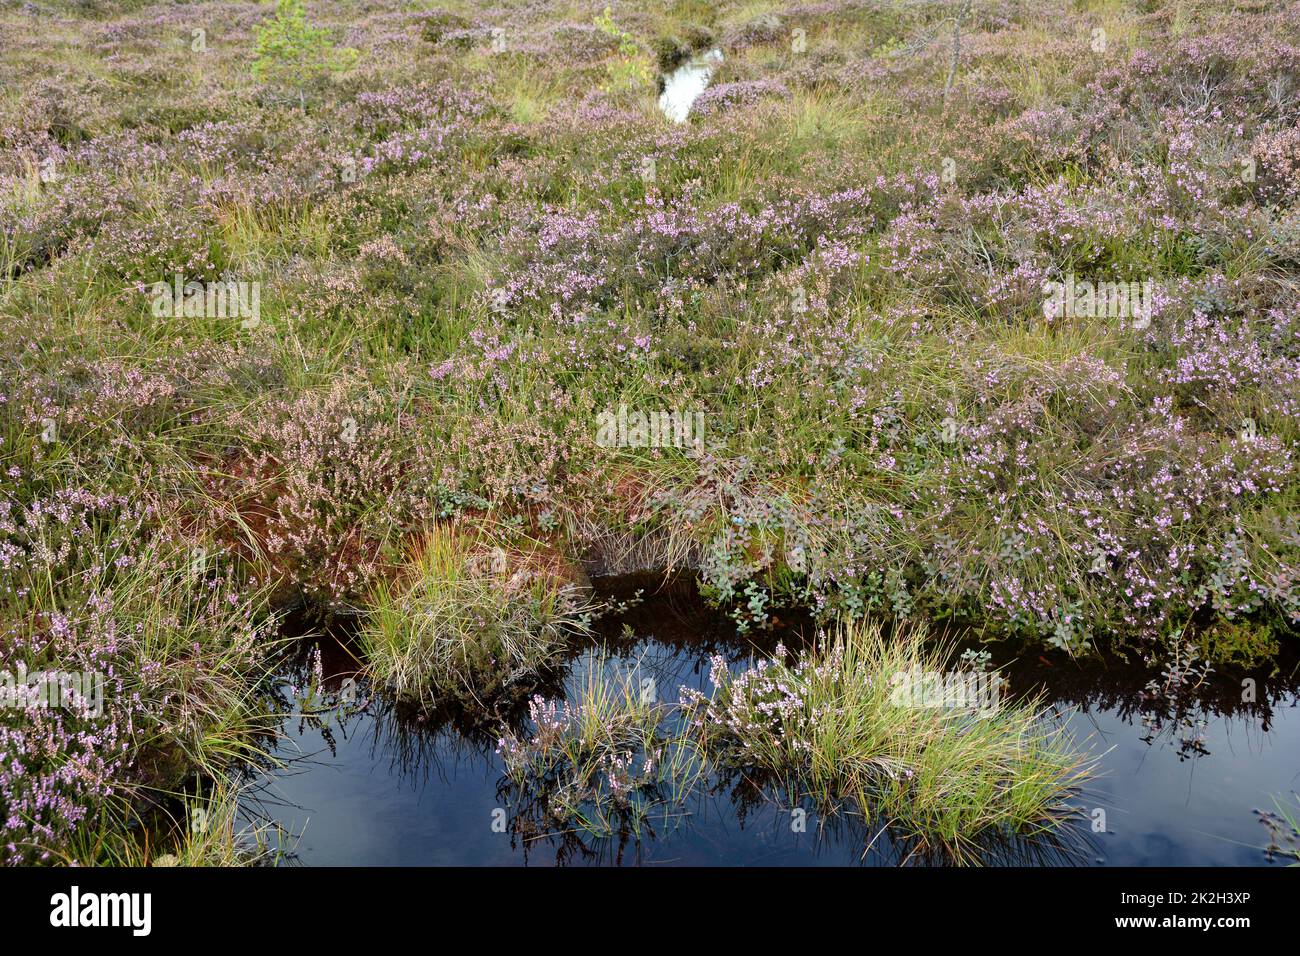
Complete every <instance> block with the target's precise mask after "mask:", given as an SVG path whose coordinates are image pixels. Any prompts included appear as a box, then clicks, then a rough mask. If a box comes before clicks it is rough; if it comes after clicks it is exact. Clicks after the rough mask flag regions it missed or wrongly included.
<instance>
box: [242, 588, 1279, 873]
mask: <svg viewBox="0 0 1300 956" xmlns="http://www.w3.org/2000/svg"><path fill="white" fill-rule="evenodd" d="M620 587H621V588H622V592H620V588H617V587H611V588H609V590H610V592H611V593H615V594H617V596H619V597H625V596H626V593H625V592H626V591H627V590H628V587H629V586H628V585H627V584H626V583H624V584H623V585H620ZM784 623H785V629H784V631H783V633H781V634H779V635H778V634H775V633H766V634H751V635H748V636H746V637H745V638H737V637H736V636H735V635H734V632H733V631H732V629H731V627H730V624H729V622H727V621H726V619H725V618H724V617H722V616H720V615H718V614H716V613H714V612H712V611H710V610H709V609H708V608H707V607H705V606H703V605H702V603H701V602H700V601H699V600H698V599H697V598H696V597H695V595H694V590H693V586H691V585H690V584H689V583H687V584H686V585H685V586H680V587H673V588H669V589H667V590H662V591H660V592H659V593H656V594H651V595H650V597H649V598H648V599H647V600H645V601H644V602H643V603H642V604H640V605H639V606H637V607H634V608H632V609H631V610H629V611H627V612H626V613H624V614H623V615H621V616H620V617H618V618H617V619H612V620H607V621H605V622H603V623H602V625H601V629H600V631H599V633H598V634H597V636H596V637H595V638H594V639H593V641H592V642H591V643H590V644H588V645H585V646H582V647H575V648H573V649H572V651H571V653H570V656H569V658H568V660H566V661H565V662H564V666H563V667H562V668H561V670H560V671H559V672H557V673H556V674H555V675H552V677H551V678H550V679H548V680H547V681H546V682H544V683H543V685H542V686H540V687H538V688H536V689H535V690H536V692H538V693H540V694H541V695H542V696H544V697H548V698H558V697H560V696H562V695H563V694H564V693H565V692H566V687H568V688H571V687H572V686H573V685H574V684H575V683H576V682H580V681H581V680H582V679H583V678H584V675H585V674H586V673H587V671H588V670H589V669H591V668H592V667H594V666H614V667H619V668H623V669H625V670H626V671H628V672H630V673H631V672H635V673H636V674H637V675H638V678H640V677H641V676H642V675H644V676H646V677H649V678H651V679H652V680H653V681H654V684H655V686H656V687H657V688H658V693H660V694H661V695H662V697H663V699H665V700H669V701H675V700H676V698H677V692H678V689H679V688H681V687H683V686H685V687H691V688H695V689H701V690H706V689H707V684H708V668H709V661H710V658H711V656H712V655H714V654H720V655H721V656H723V658H724V659H725V660H727V661H728V663H729V666H731V667H733V668H738V667H741V666H744V664H746V663H747V662H748V661H749V659H750V658H751V657H752V656H756V655H764V654H770V653H771V652H772V651H773V649H774V647H775V645H776V643H777V641H778V638H779V639H780V640H782V641H783V642H784V643H785V644H786V646H787V647H791V648H797V647H798V646H800V644H801V643H802V642H803V641H805V640H808V639H810V637H811V636H812V633H813V628H812V625H811V624H810V622H808V621H806V620H801V619H798V618H794V619H791V620H788V621H786V622H784ZM298 626H299V627H301V624H299V625H298ZM347 648H348V636H347V631H346V628H341V629H337V628H336V629H335V630H334V632H333V633H331V634H329V635H326V636H324V637H322V638H320V639H317V640H311V641H305V642H302V643H301V644H300V645H299V647H298V650H297V653H296V656H294V657H293V658H291V659H288V660H286V662H285V667H284V670H283V672H282V682H281V686H280V688H279V697H280V706H281V707H282V708H283V712H284V713H285V714H286V715H287V716H286V719H285V723H284V734H283V737H282V738H281V740H280V741H279V743H278V745H277V746H276V756H277V757H278V758H279V759H280V760H281V761H282V762H283V764H284V765H283V766H282V767H280V768H278V769H271V768H263V770H262V771H261V772H260V773H259V774H258V781H259V786H258V792H257V797H258V799H257V801H255V802H254V803H252V804H250V806H254V807H256V811H257V812H260V813H261V814H263V815H265V816H266V817H268V818H269V819H271V820H274V821H276V822H278V823H280V824H281V825H283V826H284V827H286V828H287V829H288V830H290V831H291V832H295V833H300V834H301V836H300V837H299V839H298V841H297V845H296V851H297V853H298V855H299V857H300V859H301V860H302V861H303V862H304V863H308V864H406V865H427V864H462V865H526V864H534V865H536V864H542V865H551V864H556V865H566V864H586V865H603V864H614V865H619V864H629V863H631V864H660V865H662V864H678V865H692V864H719V863H721V864H745V865H753V864H766V865H779V864H800V865H815V864H824V863H825V864H859V863H863V864H868V865H900V864H907V865H931V864H941V863H943V862H945V861H944V860H943V859H941V858H938V857H934V856H927V855H926V854H924V853H922V852H921V851H920V850H919V849H918V848H917V847H916V846H914V845H910V844H908V843H907V842H906V841H902V840H897V839H895V838H894V837H893V836H892V835H891V834H890V833H889V832H888V831H887V830H886V831H882V830H881V828H880V825H879V823H878V822H877V821H872V820H869V819H866V818H864V817H862V816H861V815H859V814H855V813H849V812H841V813H838V814H835V815H831V816H827V817H819V816H818V814H817V813H816V812H815V808H813V807H811V806H796V805H792V801H791V800H790V797H789V795H787V794H785V793H784V792H783V791H782V788H781V787H779V786H776V785H774V784H773V783H772V782H771V781H763V780H756V779H753V778H752V777H748V776H745V775H741V774H735V773H732V774H724V775H712V776H710V777H708V778H707V779H706V780H705V781H703V782H702V785H701V786H699V787H697V788H696V789H695V791H694V793H693V794H692V795H691V796H690V798H689V799H686V800H685V801H683V802H681V803H680V805H678V804H676V803H671V802H670V803H668V804H665V806H664V807H661V808H660V809H661V810H662V812H660V813H651V814H648V815H644V816H642V817H640V818H637V819H631V818H624V819H621V820H620V819H619V818H617V815H615V816H614V817H612V818H611V819H610V825H609V826H608V828H607V831H606V832H603V833H593V832H589V831H587V830H584V829H583V828H582V827H577V826H563V825H558V824H557V822H556V820H555V819H554V817H553V816H552V815H551V814H549V813H548V803H547V801H548V799H549V798H550V795H549V794H547V793H546V792H543V791H537V790H531V791H530V790H529V789H527V788H520V787H519V786H518V785H517V784H516V783H514V782H512V781H511V780H510V778H509V776H508V775H507V774H506V773H505V767H504V765H503V763H502V760H501V758H500V755H499V754H498V753H497V745H498V736H499V728H500V724H499V723H497V722H494V721H484V720H481V719H472V718H470V717H468V716H467V715H465V714H463V713H454V712H447V713H442V714H434V715H431V716H428V717H424V718H421V717H420V716H418V715H415V714H412V713H410V712H408V711H405V710H403V709H402V708H400V707H397V706H394V705H393V704H392V703H390V702H387V701H386V700H385V698H384V697H383V696H382V695H379V694H374V693H373V692H372V690H371V689H370V688H369V687H368V686H367V685H366V684H365V682H364V680H361V679H359V675H358V674H357V665H356V662H355V660H354V659H353V658H352V656H351V655H350V653H349V651H348V649H347ZM317 655H319V656H317ZM602 655H603V656H602ZM997 663H998V665H999V666H1000V667H1001V668H1002V670H1003V672H1004V673H1005V674H1006V676H1007V678H1008V680H1009V683H1010V687H1011V691H1012V693H1013V694H1020V695H1041V696H1042V699H1043V701H1044V703H1045V704H1046V705H1047V706H1048V707H1049V708H1050V709H1051V710H1052V711H1053V712H1054V713H1055V714H1056V715H1057V717H1058V719H1060V720H1062V721H1064V722H1065V723H1067V724H1068V725H1069V727H1070V729H1071V731H1072V732H1073V733H1074V734H1075V736H1076V738H1077V739H1087V738H1091V741H1092V743H1093V745H1094V749H1095V752H1096V753H1097V754H1099V755H1101V762H1100V765H1099V776H1098V777H1097V778H1096V779H1094V780H1093V781H1091V782H1090V784H1089V786H1088V787H1087V789H1086V790H1085V792H1083V793H1081V794H1080V795H1079V798H1078V800H1077V801H1076V803H1077V807H1078V809H1079V811H1080V814H1079V819H1078V823H1077V825H1076V826H1074V827H1071V828H1068V829H1067V830H1066V831H1065V832H1062V833H1059V834H1057V835H1056V836H1055V837H1053V838H1052V839H1049V840H1044V839H1041V838H1040V839H1037V840H1028V839H1001V840H998V839H990V840H988V841H986V842H985V844H984V854H983V860H984V862H986V863H988V864H990V865H1078V864H1095V863H1102V864H1125V865H1152V864H1166V865H1192V864H1226V865H1264V864H1266V863H1267V862H1268V858H1267V857H1266V855H1265V854H1264V852H1263V851H1262V849H1261V848H1262V847H1264V846H1265V845H1266V844H1267V842H1268V840H1269V833H1267V832H1266V828H1265V827H1263V826H1261V823H1260V816H1259V815H1258V814H1255V813H1252V810H1255V809H1257V808H1271V807H1272V799H1273V797H1274V796H1275V795H1282V796H1286V795H1288V794H1290V793H1291V792H1292V791H1294V790H1296V789H1297V786H1298V784H1300V777H1298V771H1300V718H1297V716H1296V714H1295V711H1296V702H1297V699H1300V698H1298V697H1297V692H1298V690H1300V688H1298V683H1300V682H1298V681H1297V668H1296V667H1295V665H1294V663H1293V662H1281V663H1280V664H1279V667H1278V672H1277V673H1276V674H1274V673H1266V672H1259V673H1255V674H1248V675H1233V676H1230V677H1229V676H1222V675H1211V676H1210V677H1208V678H1207V679H1206V680H1205V681H1204V682H1202V683H1200V684H1199V685H1197V686H1174V687H1168V688H1166V687H1160V688H1157V689H1156V690H1153V688H1152V686H1151V674H1150V673H1149V672H1148V671H1146V670H1144V669H1142V668H1140V667H1129V666H1117V665H1116V664H1115V663H1114V662H1113V661H1111V662H1107V663H1103V662H1099V661H1088V662H1075V661H1071V660H1069V659H1068V658H1066V657H1063V656H1059V655H1054V654H1040V653H1039V652H1037V651H1033V652H1028V653H1024V654H1021V655H1019V656H1016V657H1012V656H1008V655H1005V654H1004V656H1003V658H1002V659H1001V660H998V661H997ZM1247 677H1249V678H1251V679H1253V680H1254V681H1255V684H1254V693H1253V695H1252V694H1249V693H1243V684H1242V681H1243V679H1245V678H1247ZM313 681H315V682H317V683H319V685H320V687H321V689H322V694H323V696H324V698H325V699H326V701H328V700H329V699H330V696H331V695H334V696H335V697H337V696H338V695H340V694H342V693H343V692H344V691H345V690H346V689H347V688H348V687H352V688H354V690H355V699H354V700H353V701H352V703H351V704H350V705H349V706H344V707H341V708H335V709H330V708H328V707H326V708H324V709H323V710H322V711H321V712H320V713H314V712H310V713H306V714H304V713H303V712H302V710H303V708H302V706H301V703H300V701H298V700H296V699H295V695H294V693H291V691H293V690H294V689H296V690H297V691H299V693H301V691H302V689H303V688H304V687H311V686H313ZM351 682H355V683H351ZM295 685H296V688H295ZM531 690H533V689H530V692H531ZM1157 691H1158V692H1157ZM527 697H528V694H527V693H521V694H519V695H518V699H517V700H515V701H514V702H513V703H512V705H511V706H510V707H508V708H506V710H505V712H503V713H501V714H500V715H498V716H499V717H500V719H501V720H503V721H505V723H506V724H507V725H508V726H522V720H523V717H524V715H525V713H526V701H527ZM796 810H802V811H803V816H802V819H801V820H800V824H801V825H800V826H797V827H796V826H794V825H792V821H793V819H794V814H793V811H796ZM1099 821H1100V822H1101V823H1102V826H1101V827H1100V828H1099V829H1096V831H1095V832H1094V830H1095V828H1097V824H1098V822H1099Z"/></svg>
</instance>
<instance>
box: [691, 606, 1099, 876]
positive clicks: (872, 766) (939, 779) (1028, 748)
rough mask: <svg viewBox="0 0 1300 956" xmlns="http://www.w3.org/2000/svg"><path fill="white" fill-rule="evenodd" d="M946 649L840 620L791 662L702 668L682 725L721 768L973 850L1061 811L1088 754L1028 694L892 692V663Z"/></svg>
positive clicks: (1044, 829)
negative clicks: (985, 699) (704, 683)
mask: <svg viewBox="0 0 1300 956" xmlns="http://www.w3.org/2000/svg"><path fill="white" fill-rule="evenodd" d="M948 658H949V655H948V654H947V653H946V651H944V650H943V649H942V648H940V649H938V650H935V649H927V648H926V647H925V645H924V644H923V642H922V641H921V640H920V639H919V636H917V635H907V634H901V633H896V634H894V635H893V636H892V637H891V638H889V639H885V638H884V637H882V635H881V633H880V631H879V629H878V628H877V627H872V626H866V625H855V626H850V627H847V628H845V629H843V630H841V631H839V632H838V633H837V634H836V635H835V636H834V638H833V639H831V640H830V641H827V642H825V643H824V644H823V645H822V646H820V647H819V648H817V649H816V650H814V651H812V652H809V653H807V654H805V655H804V656H803V657H802V658H801V659H800V661H799V662H798V663H797V664H795V665H790V664H787V663H786V662H785V661H784V660H782V659H779V658H778V659H777V660H775V661H770V662H766V663H764V664H761V665H758V666H756V667H755V668H753V669H751V670H749V671H746V672H744V673H742V674H740V675H732V674H730V673H729V672H728V671H727V670H726V669H725V668H724V667H721V666H719V667H717V668H715V670H714V675H713V677H714V682H715V685H716V689H715V691H714V694H713V696H712V698H706V697H704V696H703V695H696V696H695V699H694V703H693V707H694V709H695V713H696V716H695V720H696V726H697V727H698V729H699V732H700V733H701V735H702V738H703V740H704V742H705V746H706V753H707V756H708V758H709V760H710V761H711V762H714V763H716V764H718V765H719V766H721V767H724V768H732V769H739V770H742V771H753V772H756V773H758V774H759V775H761V776H765V777H768V778H770V779H775V780H779V781H781V783H782V786H784V788H785V790H786V792H787V793H788V794H790V795H792V796H794V797H796V798H807V799H809V800H811V801H812V802H813V804H814V805H815V806H817V807H819V808H820V809H821V810H822V811H823V812H825V813H833V812H835V811H836V810H838V809H840V808H842V807H847V808H849V809H853V810H856V811H857V812H859V813H861V814H863V815H864V816H866V817H870V818H872V819H879V820H883V821H885V822H886V825H887V826H888V827H889V829H890V832H891V834H895V835H897V836H899V837H901V838H902V839H904V840H907V841H912V842H913V844H914V845H915V847H916V849H917V850H918V851H919V852H922V853H927V852H930V851H933V850H941V851H943V852H944V853H946V854H947V855H948V856H949V857H950V858H952V860H953V861H955V862H960V863H967V862H975V861H976V859H977V856H978V850H979V846H978V840H979V839H980V838H983V837H987V836H989V835H991V834H1019V835H1021V836H1034V835H1038V834H1047V833H1050V832H1052V831H1053V830H1055V829H1056V828H1057V827H1058V826H1059V825H1060V824H1062V823H1064V822H1065V821H1066V819H1067V818H1068V817H1070V816H1071V815H1072V811H1070V810H1069V808H1068V807H1067V805H1066V803H1065V800H1066V798H1067V796H1068V795H1069V794H1070V793H1071V792H1073V790H1074V789H1075V788H1076V787H1077V786H1078V785H1080V784H1082V783H1083V782H1084V781H1085V780H1086V779H1087V777H1088V776H1089V775H1090V773H1091V769H1092V765H1091V763H1090V762H1089V761H1088V760H1087V759H1086V758H1085V757H1084V756H1083V755H1081V754H1080V753H1078V752H1077V751H1076V750H1075V749H1074V746H1073V744H1072V742H1071V741H1070V740H1069V738H1068V737H1067V736H1066V735H1065V734H1064V732H1063V731H1061V730H1059V729H1055V728H1053V727H1052V726H1051V725H1050V724H1048V723H1047V722H1046V721H1045V720H1044V719H1043V717H1042V715H1041V714H1040V713H1039V712H1038V710H1037V708H1036V707H1034V706H1033V705H1024V704H1016V705H1008V704H1001V705H999V706H998V707H996V708H995V709H993V710H990V711H987V712H980V713H979V714H974V713H971V712H970V711H968V710H961V709H956V708H947V707H931V706H916V705H915V703H908V702H906V701H899V700H898V698H897V695H896V694H895V690H896V688H897V684H896V682H895V681H894V680H893V678H894V677H895V675H899V674H909V673H914V672H917V671H921V672H943V671H945V670H947V669H948V666H949V665H948Z"/></svg>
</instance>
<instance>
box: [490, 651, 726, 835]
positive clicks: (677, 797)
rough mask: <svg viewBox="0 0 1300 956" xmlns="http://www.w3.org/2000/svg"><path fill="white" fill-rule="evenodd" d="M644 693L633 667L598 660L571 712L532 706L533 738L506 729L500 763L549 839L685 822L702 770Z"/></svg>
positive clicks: (562, 705) (560, 706) (556, 704)
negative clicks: (684, 807) (552, 832)
mask: <svg viewBox="0 0 1300 956" xmlns="http://www.w3.org/2000/svg"><path fill="white" fill-rule="evenodd" d="M646 686H647V685H646V684H645V683H644V681H643V680H642V679H641V678H640V677H639V671H638V670H637V669H636V668H635V667H633V668H630V669H626V670H625V669H623V668H621V667H619V666H617V665H616V664H615V663H614V662H613V661H611V660H609V659H608V658H606V657H605V656H604V654H596V655H593V656H591V657H590V659H589V660H588V661H587V666H586V677H585V679H584V680H583V681H582V683H581V684H580V686H579V687H577V688H576V694H575V695H574V697H575V702H574V703H569V702H568V701H547V700H545V699H544V698H542V697H540V696H534V697H533V698H532V699H531V700H530V701H529V705H528V721H527V723H528V725H529V729H528V730H523V731H521V730H518V729H513V728H511V727H509V726H504V727H503V728H502V730H501V736H500V738H499V740H498V743H497V753H499V754H500V755H501V759H502V762H503V763H504V764H505V771H506V776H507V777H508V778H509V780H510V781H511V783H512V785H513V786H514V794H513V795H514V797H515V799H516V801H517V802H518V805H519V806H521V807H522V808H523V811H524V812H531V811H536V814H537V816H539V817H540V819H539V820H538V821H537V822H538V826H539V827H540V828H541V829H542V830H543V831H545V830H547V829H553V828H560V829H568V828H570V827H578V828H580V829H581V830H583V831H584V832H587V833H590V834H592V835H594V836H609V835H610V834H612V833H614V832H617V831H620V830H623V831H626V830H632V831H635V832H637V833H639V832H640V828H641V826H642V825H643V823H644V822H645V821H646V819H647V817H649V816H650V815H651V813H652V812H657V814H663V815H665V816H669V817H671V816H672V815H674V814H676V813H680V803H681V802H682V801H683V799H684V798H685V797H686V795H687V794H689V793H690V791H691V788H692V787H693V785H694V783H695V782H696V779H697V777H698V776H699V775H700V773H701V771H702V766H701V764H700V762H699V759H698V754H696V753H695V751H694V748H693V747H692V746H691V744H690V743H689V742H688V741H686V740H684V739H682V738H681V736H680V735H679V734H678V733H677V732H676V730H677V728H676V727H675V723H674V720H673V719H672V716H671V714H670V709H669V708H668V707H667V706H666V705H664V704H662V703H660V702H659V701H657V700H655V699H654V697H653V695H652V694H647V693H646V691H645V687H646Z"/></svg>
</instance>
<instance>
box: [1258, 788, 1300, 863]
mask: <svg viewBox="0 0 1300 956" xmlns="http://www.w3.org/2000/svg"><path fill="white" fill-rule="evenodd" d="M1273 806H1275V807H1277V810H1276V812H1272V811H1268V810H1257V811H1256V813H1258V814H1259V818H1260V822H1261V823H1263V824H1264V826H1266V827H1267V828H1268V846H1266V847H1264V854H1265V856H1267V857H1268V860H1269V862H1270V863H1271V862H1272V861H1273V859H1274V858H1275V857H1281V858H1282V859H1284V860H1294V861H1295V862H1293V863H1291V864H1290V865H1291V866H1300V801H1297V802H1296V804H1295V806H1287V805H1285V804H1283V803H1282V801H1281V800H1279V799H1277V798H1276V797H1275V798H1274V799H1273Z"/></svg>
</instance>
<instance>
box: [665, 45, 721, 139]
mask: <svg viewBox="0 0 1300 956" xmlns="http://www.w3.org/2000/svg"><path fill="white" fill-rule="evenodd" d="M721 62H722V51H721V50H710V51H709V52H708V53H705V54H704V55H702V56H697V57H694V58H693V59H691V60H688V61H687V62H685V63H683V64H682V65H681V66H679V67H677V69H675V70H673V71H672V72H671V73H669V74H667V75H665V76H664V89H663V92H662V93H660V94H659V108H660V109H661V110H663V112H664V115H665V116H667V117H668V118H669V119H670V120H672V121H673V122H675V123H684V122H685V121H686V117H687V115H688V114H689V113H690V112H691V104H692V103H694V102H695V100H696V99H697V98H698V97H699V95H700V94H701V93H703V92H704V89H705V87H707V86H708V85H709V80H710V78H711V77H712V76H713V71H714V70H715V69H717V67H718V64H720V63H721Z"/></svg>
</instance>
